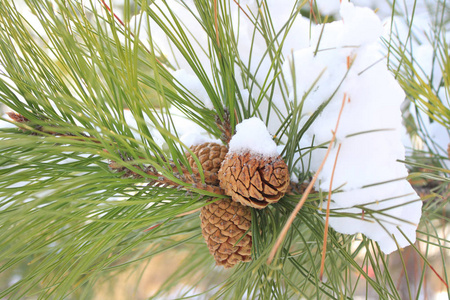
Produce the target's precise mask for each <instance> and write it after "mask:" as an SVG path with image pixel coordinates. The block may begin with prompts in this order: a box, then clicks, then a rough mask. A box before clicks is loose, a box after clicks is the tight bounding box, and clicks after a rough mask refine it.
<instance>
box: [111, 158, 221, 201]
mask: <svg viewBox="0 0 450 300" xmlns="http://www.w3.org/2000/svg"><path fill="white" fill-rule="evenodd" d="M133 167H135V168H136V169H138V170H141V171H142V172H144V173H145V174H147V175H150V176H151V177H152V180H151V182H150V184H152V185H154V186H159V187H167V188H183V189H186V190H193V189H199V190H203V191H206V192H209V193H214V194H217V195H224V194H225V193H224V191H223V190H222V189H221V188H220V187H219V186H216V185H211V184H204V183H202V182H201V178H200V174H191V173H189V172H188V171H187V169H184V168H182V170H181V173H175V177H177V179H179V180H181V181H182V182H183V184H180V183H178V182H175V181H173V180H171V179H169V178H167V177H165V176H163V175H162V174H160V173H158V172H157V171H156V170H155V169H154V168H153V167H151V166H149V167H145V168H144V169H143V168H141V167H140V166H137V165H133ZM109 168H110V169H111V170H115V171H117V172H125V173H124V175H123V177H132V178H142V177H143V176H142V175H141V174H139V173H136V172H135V171H133V170H130V169H128V168H126V167H124V166H122V165H120V164H118V163H116V162H111V163H110V164H109ZM205 173H208V172H205ZM205 176H206V174H205ZM211 176H212V175H211Z"/></svg>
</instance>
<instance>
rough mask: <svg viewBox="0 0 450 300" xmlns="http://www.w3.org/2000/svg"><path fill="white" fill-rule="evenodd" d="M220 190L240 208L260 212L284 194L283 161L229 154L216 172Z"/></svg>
mask: <svg viewBox="0 0 450 300" xmlns="http://www.w3.org/2000/svg"><path fill="white" fill-rule="evenodd" d="M219 181H220V187H221V188H222V189H224V190H225V194H227V195H228V196H231V197H232V199H233V200H234V201H237V202H240V203H242V204H243V205H247V206H251V207H254V208H258V209H262V208H264V207H266V206H267V205H269V204H270V203H276V202H278V200H280V199H281V197H283V196H284V194H285V193H286V191H287V189H288V187H289V183H290V179H289V171H288V167H287V165H286V163H285V162H284V161H283V159H282V158H281V157H280V156H278V157H272V158H271V157H261V156H255V155H252V154H250V153H245V154H236V153H230V154H228V155H227V156H226V157H225V160H224V161H223V163H222V167H221V168H220V170H219Z"/></svg>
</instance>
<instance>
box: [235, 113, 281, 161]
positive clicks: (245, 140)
mask: <svg viewBox="0 0 450 300" xmlns="http://www.w3.org/2000/svg"><path fill="white" fill-rule="evenodd" d="M246 152H250V153H251V154H253V155H259V156H262V157H276V156H278V152H277V145H276V144H275V142H274V141H273V139H272V135H271V134H270V133H269V131H268V130H267V127H266V125H265V124H264V123H263V121H261V120H260V119H258V118H257V117H253V118H250V119H246V120H244V121H242V122H241V123H240V124H238V125H236V134H235V135H234V136H233V137H232V138H231V141H230V150H229V153H238V154H243V153H246Z"/></svg>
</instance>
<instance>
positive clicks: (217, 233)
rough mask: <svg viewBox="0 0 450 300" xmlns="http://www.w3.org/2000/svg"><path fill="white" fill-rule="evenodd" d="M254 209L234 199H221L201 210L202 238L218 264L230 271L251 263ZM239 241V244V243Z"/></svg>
mask: <svg viewBox="0 0 450 300" xmlns="http://www.w3.org/2000/svg"><path fill="white" fill-rule="evenodd" d="M251 218H252V214H251V210H250V208H249V207H245V206H243V205H241V204H239V203H237V202H234V201H232V200H231V199H220V200H217V201H216V202H214V203H211V204H209V205H207V206H204V207H203V208H202V211H201V213H200V219H201V220H202V223H201V227H202V233H203V237H204V238H205V241H206V244H207V245H208V248H209V252H210V253H211V254H212V255H213V256H214V259H215V260H216V264H217V265H219V266H224V267H225V268H231V267H233V266H234V265H235V264H237V263H238V262H240V261H243V262H248V261H251V256H250V255H251V250H252V236H251V232H250V231H249V232H247V231H248V230H249V229H250V224H251ZM238 241H239V242H238Z"/></svg>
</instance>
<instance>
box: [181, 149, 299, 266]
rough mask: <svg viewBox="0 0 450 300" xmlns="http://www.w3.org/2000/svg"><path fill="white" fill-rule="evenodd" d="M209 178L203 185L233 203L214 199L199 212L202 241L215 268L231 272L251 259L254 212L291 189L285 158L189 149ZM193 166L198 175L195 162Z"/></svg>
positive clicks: (218, 150)
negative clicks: (251, 228)
mask: <svg viewBox="0 0 450 300" xmlns="http://www.w3.org/2000/svg"><path fill="white" fill-rule="evenodd" d="M190 149H191V150H192V152H193V153H194V154H195V155H196V156H197V158H198V159H199V162H200V164H201V166H202V169H203V173H204V174H205V183H206V184H210V185H218V186H220V188H221V189H223V191H224V193H225V194H226V195H228V196H230V197H231V199H230V198H224V199H218V200H217V199H216V200H215V201H211V203H210V204H209V205H206V206H204V207H203V208H202V210H201V213H200V219H201V227H202V233H203V237H204V238H205V241H206V244H207V245H208V248H209V251H210V253H211V254H212V255H213V256H214V259H215V260H216V264H217V265H220V266H224V267H225V268H231V267H233V266H234V265H235V264H237V263H238V262H240V261H242V262H248V261H250V260H251V248H252V233H251V231H250V227H251V218H252V215H251V207H253V208H257V209H263V208H265V207H266V206H267V205H269V204H270V203H276V202H277V201H278V200H280V199H281V197H283V195H284V194H285V192H286V190H287V189H288V186H289V183H290V179H289V171H288V168H287V165H286V163H285V162H284V161H283V159H282V158H281V157H280V156H278V157H262V156H259V155H255V154H252V153H249V152H247V153H228V148H227V146H224V145H219V144H216V143H204V144H200V145H196V146H193V147H191V148H190ZM186 155H187V158H188V161H189V164H190V166H191V168H192V170H193V172H194V173H198V168H197V164H196V162H195V159H194V157H193V156H192V155H191V154H190V153H187V154H186Z"/></svg>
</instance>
